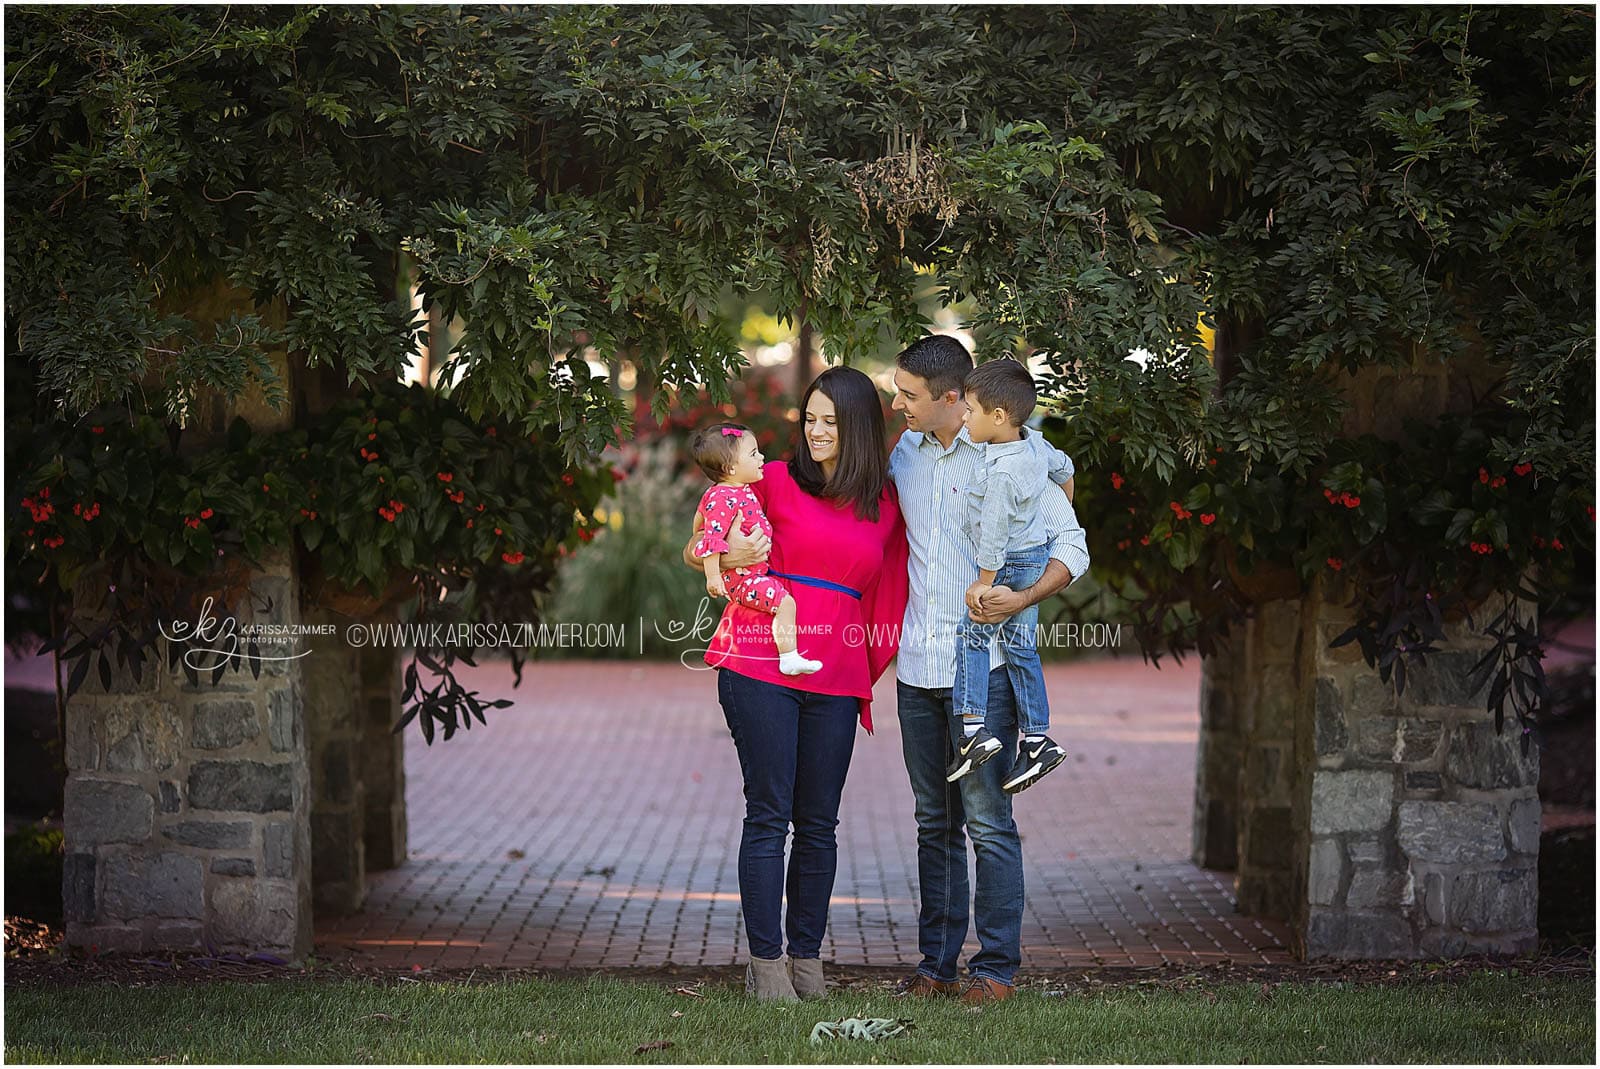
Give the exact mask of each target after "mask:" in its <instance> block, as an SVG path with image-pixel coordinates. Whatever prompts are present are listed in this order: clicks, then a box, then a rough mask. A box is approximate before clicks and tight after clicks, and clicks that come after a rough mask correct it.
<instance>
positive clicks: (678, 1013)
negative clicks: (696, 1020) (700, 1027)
mask: <svg viewBox="0 0 1600 1069" xmlns="http://www.w3.org/2000/svg"><path fill="white" fill-rule="evenodd" d="M672 1016H674V1017H682V1016H683V1011H682V1010H673V1011H672Z"/></svg>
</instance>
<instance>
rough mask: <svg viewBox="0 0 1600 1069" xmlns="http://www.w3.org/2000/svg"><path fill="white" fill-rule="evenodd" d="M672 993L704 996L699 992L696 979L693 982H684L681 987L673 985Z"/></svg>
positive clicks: (697, 996) (692, 996)
mask: <svg viewBox="0 0 1600 1069" xmlns="http://www.w3.org/2000/svg"><path fill="white" fill-rule="evenodd" d="M672 993H673V994H674V995H688V996H689V997H690V998H705V996H704V995H702V994H701V993H700V983H699V981H696V982H695V983H693V984H685V985H684V986H682V987H675V988H673V989H672Z"/></svg>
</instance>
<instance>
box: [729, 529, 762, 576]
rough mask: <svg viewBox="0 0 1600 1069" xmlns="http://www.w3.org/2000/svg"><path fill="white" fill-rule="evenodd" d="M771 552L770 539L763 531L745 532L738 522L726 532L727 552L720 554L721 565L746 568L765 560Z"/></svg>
mask: <svg viewBox="0 0 1600 1069" xmlns="http://www.w3.org/2000/svg"><path fill="white" fill-rule="evenodd" d="M771 552H772V539H770V538H768V537H767V535H766V532H765V531H762V530H760V529H757V531H756V533H755V534H745V533H744V526H743V525H742V524H740V525H739V526H736V527H734V528H733V529H732V530H731V531H729V532H728V552H726V553H724V554H723V555H722V566H723V567H724V568H748V567H750V565H752V564H759V563H760V562H762V561H764V560H766V559H767V555H768V554H769V553H771Z"/></svg>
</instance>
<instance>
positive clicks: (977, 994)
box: [961, 976, 1016, 1006]
mask: <svg viewBox="0 0 1600 1069" xmlns="http://www.w3.org/2000/svg"><path fill="white" fill-rule="evenodd" d="M1014 991H1016V986H1015V985H1014V984H1002V983H1001V982H1000V981H999V980H991V979H989V978H988V977H987V976H974V977H973V978H972V979H970V980H968V981H967V982H966V984H965V986H963V987H962V988H961V1001H962V1002H965V1003H966V1004H967V1005H969V1006H981V1005H983V1004H984V1003H986V1002H1004V1001H1005V1000H1006V999H1008V998H1010V997H1011V995H1012V993H1013V992H1014Z"/></svg>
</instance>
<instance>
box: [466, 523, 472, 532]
mask: <svg viewBox="0 0 1600 1069" xmlns="http://www.w3.org/2000/svg"><path fill="white" fill-rule="evenodd" d="M467 530H469V531H470V530H472V521H471V520H468V521H467Z"/></svg>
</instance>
